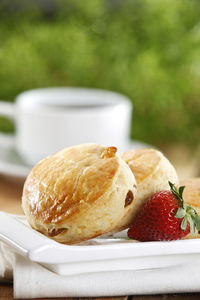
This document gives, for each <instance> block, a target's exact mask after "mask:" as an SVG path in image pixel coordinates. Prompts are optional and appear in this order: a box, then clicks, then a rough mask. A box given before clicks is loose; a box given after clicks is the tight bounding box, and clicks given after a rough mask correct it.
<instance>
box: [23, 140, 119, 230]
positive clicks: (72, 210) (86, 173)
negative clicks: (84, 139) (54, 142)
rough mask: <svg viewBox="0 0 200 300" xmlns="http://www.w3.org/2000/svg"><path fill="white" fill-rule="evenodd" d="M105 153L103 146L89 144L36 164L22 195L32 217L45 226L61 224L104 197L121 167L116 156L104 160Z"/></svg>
mask: <svg viewBox="0 0 200 300" xmlns="http://www.w3.org/2000/svg"><path fill="white" fill-rule="evenodd" d="M104 151H105V147H103V146H99V145H96V144H86V145H84V146H81V147H72V148H68V149H66V150H63V151H60V152H58V153H57V154H55V155H52V156H50V157H47V158H46V159H45V160H43V161H41V162H40V163H39V164H37V165H36V166H35V167H34V168H33V169H32V171H31V173H30V175H29V176H28V178H27V180H26V183H25V186H24V191H23V198H24V199H25V201H26V205H28V207H29V211H30V212H31V214H32V215H34V216H35V217H36V218H40V219H42V220H43V222H44V223H49V222H53V223H54V224H59V223H62V222H64V221H65V220H67V219H70V218H71V217H72V216H74V214H76V213H77V212H78V211H79V210H80V207H84V206H86V207H87V205H89V204H91V203H92V202H94V201H96V200H97V199H98V198H99V197H100V196H102V194H104V193H105V192H106V191H107V190H108V189H109V188H110V186H111V185H112V182H113V178H114V176H115V174H116V172H117V170H118V167H119V160H118V158H117V157H115V155H114V156H112V157H109V158H106V157H104V158H101V154H102V153H103V152H104ZM44 208H45V209H44Z"/></svg>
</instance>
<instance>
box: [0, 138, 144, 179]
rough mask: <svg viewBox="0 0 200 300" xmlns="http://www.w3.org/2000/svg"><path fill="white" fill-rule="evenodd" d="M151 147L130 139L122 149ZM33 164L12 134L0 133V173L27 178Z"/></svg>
mask: <svg viewBox="0 0 200 300" xmlns="http://www.w3.org/2000/svg"><path fill="white" fill-rule="evenodd" d="M144 147H150V146H149V145H147V144H145V143H142V142H139V141H130V142H127V145H126V146H125V147H124V149H121V151H126V150H129V149H139V148H144ZM31 168H32V166H29V165H27V164H26V163H25V162H24V161H23V158H22V157H20V155H19V154H18V153H17V151H16V150H15V148H14V141H13V138H12V136H10V137H9V136H5V135H3V134H0V173H1V174H3V175H6V176H10V177H12V178H19V179H25V178H26V176H27V175H28V174H29V172H30V170H31Z"/></svg>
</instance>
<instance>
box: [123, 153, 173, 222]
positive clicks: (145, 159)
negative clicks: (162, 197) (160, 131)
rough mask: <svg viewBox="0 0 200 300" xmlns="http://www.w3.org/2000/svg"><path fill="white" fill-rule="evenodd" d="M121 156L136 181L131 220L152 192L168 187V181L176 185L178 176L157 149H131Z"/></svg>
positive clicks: (167, 188)
mask: <svg viewBox="0 0 200 300" xmlns="http://www.w3.org/2000/svg"><path fill="white" fill-rule="evenodd" d="M121 157H122V159H124V161H125V162H126V163H127V164H128V166H129V167H130V169H131V170H132V172H133V174H134V176H135V179H136V182H137V195H136V199H135V202H134V207H133V214H132V220H133V219H134V218H135V216H136V215H137V214H138V212H139V211H140V209H141V208H142V207H143V206H144V204H145V203H146V201H147V200H148V199H149V198H150V197H151V196H152V195H153V194H154V193H156V192H159V191H162V190H169V189H170V187H169V184H168V181H171V182H172V183H174V184H175V185H177V184H178V176H177V173H176V170H175V168H174V167H173V166H172V164H171V163H170V162H169V160H168V159H167V158H166V157H165V156H164V155H163V154H162V153H161V152H160V151H158V150H155V149H139V150H131V151H128V152H125V153H123V154H122V155H121Z"/></svg>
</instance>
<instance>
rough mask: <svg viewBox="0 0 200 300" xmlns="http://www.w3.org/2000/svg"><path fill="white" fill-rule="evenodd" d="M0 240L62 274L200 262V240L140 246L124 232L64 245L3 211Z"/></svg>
mask: <svg viewBox="0 0 200 300" xmlns="http://www.w3.org/2000/svg"><path fill="white" fill-rule="evenodd" d="M0 240H1V241H3V242H5V243H6V244H8V245H9V246H11V247H12V248H13V249H14V250H15V251H17V252H18V253H20V254H21V255H23V256H25V257H27V258H28V259H29V260H31V261H34V262H38V263H40V264H42V265H43V266H45V267H46V268H48V269H50V270H52V271H54V272H56V273H58V274H61V275H75V274H83V273H89V272H101V271H122V270H142V269H157V268H166V267H171V266H175V265H179V264H187V263H190V262H192V261H197V259H200V240H199V239H194V240H180V241H172V242H145V243H140V242H136V241H133V240H127V239H126V233H125V235H124V232H122V233H118V234H117V235H113V236H107V237H101V238H96V239H93V240H90V241H88V242H85V243H81V244H77V245H72V246H71V245H63V244H60V243H57V242H55V241H53V240H51V239H49V238H48V237H46V236H44V235H42V234H40V233H39V232H37V231H35V230H33V229H31V228H30V227H29V226H28V225H27V224H26V222H25V221H24V219H23V218H20V219H19V218H16V217H13V216H10V215H8V214H6V213H3V212H0Z"/></svg>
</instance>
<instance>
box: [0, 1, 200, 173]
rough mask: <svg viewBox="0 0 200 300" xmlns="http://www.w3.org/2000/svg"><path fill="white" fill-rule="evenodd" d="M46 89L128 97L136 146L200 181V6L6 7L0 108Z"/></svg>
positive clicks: (0, 26) (1, 4)
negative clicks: (151, 148)
mask: <svg viewBox="0 0 200 300" xmlns="http://www.w3.org/2000/svg"><path fill="white" fill-rule="evenodd" d="M44 86H45V87H47V86H83V87H96V88H103V89H108V90H114V91H117V92H120V93H123V94H125V95H127V96H128V97H129V98H130V99H131V101H132V102H133V106H134V111H133V118H132V131H131V138H132V139H137V140H140V141H144V142H146V143H150V144H152V145H155V146H157V147H159V148H161V149H164V151H165V152H166V153H167V155H168V156H170V158H171V157H172V160H176V163H177V164H179V165H180V166H181V165H182V166H183V167H182V168H183V171H184V169H185V168H186V165H187V167H188V168H189V171H188V175H191V174H192V175H195V176H197V175H200V166H199V157H200V156H199V152H200V148H199V147H200V146H199V145H200V141H199V138H200V1H198V0H181V1H180V0H165V1H160V0H84V1H82V0H46V1H44V0H40V1H39V0H35V1H33V0H32V1H31V0H29V1H27V0H26V1H25V0H23V1H22V0H14V1H13V0H1V1H0V99H2V100H6V101H14V98H15V96H16V95H17V94H18V93H20V92H22V91H24V90H27V89H32V88H38V87H44ZM13 130H14V126H13V124H12V123H10V122H9V121H8V120H6V119H5V118H3V117H1V118H0V131H3V132H13ZM172 153H173V155H172ZM183 161H184V163H185V164H184V165H183ZM190 169H191V170H190Z"/></svg>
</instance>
